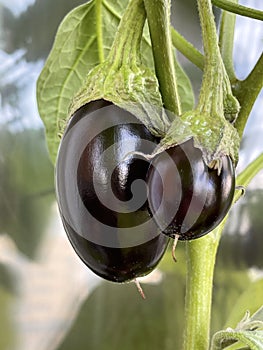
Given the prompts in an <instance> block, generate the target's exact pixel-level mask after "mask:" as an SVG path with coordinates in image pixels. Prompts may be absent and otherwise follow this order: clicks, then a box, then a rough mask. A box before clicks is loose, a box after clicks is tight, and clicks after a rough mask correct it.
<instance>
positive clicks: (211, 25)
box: [197, 0, 224, 115]
mask: <svg viewBox="0 0 263 350" xmlns="http://www.w3.org/2000/svg"><path fill="white" fill-rule="evenodd" d="M197 3H198V9H199V17H200V22H201V29H202V37H203V46H204V54H205V66H204V76H203V81H202V86H201V91H200V96H199V102H198V107H197V108H198V110H199V111H200V112H201V113H207V114H210V115H213V114H219V115H223V114H224V112H223V85H222V81H223V77H224V69H223V62H222V58H221V54H220V50H219V46H218V37H217V32H216V25H215V20H214V14H213V10H212V4H211V1H210V0H198V1H197Z"/></svg>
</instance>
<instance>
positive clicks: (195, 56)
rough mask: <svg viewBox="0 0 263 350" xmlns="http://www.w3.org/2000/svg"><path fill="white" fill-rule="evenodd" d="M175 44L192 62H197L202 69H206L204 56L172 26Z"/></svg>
mask: <svg viewBox="0 0 263 350" xmlns="http://www.w3.org/2000/svg"><path fill="white" fill-rule="evenodd" d="M171 34H172V43H173V46H174V47H175V48H176V49H177V50H178V51H180V52H181V53H182V54H183V55H184V56H185V57H186V58H188V60H189V61H190V62H192V63H193V64H195V65H196V66H197V67H198V68H200V69H201V70H203V69H204V56H203V55H202V54H201V52H200V51H198V50H197V49H196V48H195V47H194V45H193V44H191V43H190V42H189V41H187V40H186V39H185V38H184V37H183V36H182V35H181V34H180V33H178V32H177V30H175V29H174V28H173V27H171Z"/></svg>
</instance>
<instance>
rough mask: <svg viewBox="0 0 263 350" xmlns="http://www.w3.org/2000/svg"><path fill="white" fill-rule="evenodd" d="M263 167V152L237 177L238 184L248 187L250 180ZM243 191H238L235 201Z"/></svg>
mask: <svg viewBox="0 0 263 350" xmlns="http://www.w3.org/2000/svg"><path fill="white" fill-rule="evenodd" d="M262 169H263V153H261V154H260V155H259V156H258V157H257V158H256V159H254V160H253V161H252V162H251V163H250V164H249V165H248V166H247V167H246V168H245V169H244V170H243V171H242V172H241V173H240V174H239V175H238V177H237V180H236V183H237V185H240V186H244V187H247V186H248V184H249V183H250V181H251V180H252V179H253V178H254V177H255V176H256V175H257V173H258V172H259V171H260V170H262ZM241 193H242V191H236V193H235V197H234V202H236V201H237V200H238V199H239V197H240V196H241Z"/></svg>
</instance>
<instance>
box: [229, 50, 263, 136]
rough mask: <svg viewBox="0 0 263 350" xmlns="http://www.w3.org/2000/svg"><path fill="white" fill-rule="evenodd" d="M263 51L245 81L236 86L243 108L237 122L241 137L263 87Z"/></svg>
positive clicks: (235, 90) (235, 93) (235, 91)
mask: <svg viewBox="0 0 263 350" xmlns="http://www.w3.org/2000/svg"><path fill="white" fill-rule="evenodd" d="M262 76H263V53H262V54H261V56H260V57H259V59H258V61H257V63H256V65H255V67H254V68H253V70H252V71H251V73H250V74H249V75H248V77H247V78H246V79H245V80H243V81H238V82H237V84H236V85H235V86H234V95H235V96H236V97H237V99H238V100H239V102H240V105H241V109H240V112H239V115H238V118H237V120H236V122H235V127H236V129H237V130H238V133H239V135H240V137H241V136H242V135H243V132H244V129H245V126H246V123H247V120H248V117H249V114H250V112H251V110H252V107H253V105H254V103H255V101H256V99H257V96H258V94H259V93H260V91H261V89H262V87H263V80H262Z"/></svg>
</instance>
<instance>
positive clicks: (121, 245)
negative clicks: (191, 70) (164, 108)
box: [56, 100, 169, 282]
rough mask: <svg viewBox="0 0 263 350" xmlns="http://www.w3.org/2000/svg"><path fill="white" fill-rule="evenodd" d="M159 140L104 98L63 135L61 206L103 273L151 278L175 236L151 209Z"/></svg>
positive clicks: (84, 254) (74, 236)
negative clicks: (151, 159)
mask: <svg viewBox="0 0 263 350" xmlns="http://www.w3.org/2000/svg"><path fill="white" fill-rule="evenodd" d="M158 141H159V140H158V139H157V138H155V137H154V136H153V135H152V134H151V133H150V132H149V131H148V130H147V128H146V127H145V126H144V125H143V124H142V123H140V122H139V121H138V120H137V118H136V117H135V116H133V115H132V114H130V113H128V112H127V111H125V110H123V109H121V108H119V107H117V106H114V105H113V104H111V103H110V102H108V101H105V100H98V101H94V102H91V103H89V104H87V105H85V106H83V107H81V108H80V109H79V110H78V111H77V112H76V113H75V114H74V115H73V116H72V118H71V120H70V121H69V124H68V126H67V128H66V130H65V133H64V135H63V138H62V141H61V144H60V148H59V152H58V157H57V163H56V192H57V201H58V206H59V210H60V214H61V218H62V222H63V225H64V228H65V230H66V233H67V236H68V238H69V240H70V242H71V244H72V246H73V248H74V249H75V251H76V253H77V254H78V256H79V257H80V258H81V259H82V261H83V262H84V263H85V264H86V265H87V266H88V267H89V268H90V269H91V270H92V271H93V272H95V273H96V274H97V275H99V276H101V277H103V278H105V279H107V280H111V281H114V282H126V281H130V280H133V279H134V278H136V277H138V276H143V275H146V274H148V273H149V272H151V271H152V270H153V269H154V268H155V266H156V265H157V264H158V262H159V261H160V259H161V257H162V256H163V254H164V252H165V250H166V247H167V243H168V240H169V238H168V237H167V236H165V235H163V234H162V233H161V232H160V230H159V229H158V227H157V226H156V224H155V222H154V220H152V217H151V215H150V214H149V211H148V202H147V187H146V182H145V181H146V175H147V171H148V168H149V163H148V161H146V160H145V159H143V158H142V157H140V156H138V155H136V154H134V153H133V152H143V153H146V154H148V153H151V152H152V151H153V149H154V148H155V147H156V143H157V142H158Z"/></svg>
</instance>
